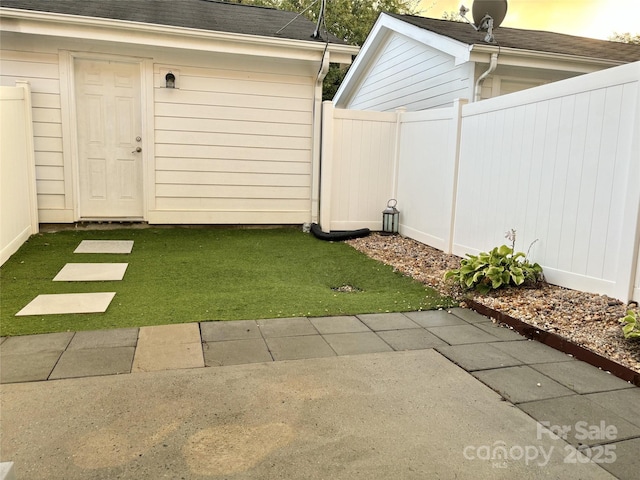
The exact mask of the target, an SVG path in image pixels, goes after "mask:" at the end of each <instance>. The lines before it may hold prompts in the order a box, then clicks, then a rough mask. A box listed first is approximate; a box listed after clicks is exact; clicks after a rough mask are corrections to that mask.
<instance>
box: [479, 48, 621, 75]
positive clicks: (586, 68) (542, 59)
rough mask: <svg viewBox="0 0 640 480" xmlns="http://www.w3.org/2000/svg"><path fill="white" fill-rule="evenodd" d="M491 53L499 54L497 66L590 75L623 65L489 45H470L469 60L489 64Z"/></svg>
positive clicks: (610, 61)
mask: <svg viewBox="0 0 640 480" xmlns="http://www.w3.org/2000/svg"><path fill="white" fill-rule="evenodd" d="M492 53H499V57H498V65H509V66H513V67H524V68H539V69H545V70H559V71H567V72H578V73H591V72H594V71H598V70H602V69H604V68H609V67H616V66H618V65H624V64H625V62H620V61H617V60H606V59H600V58H592V57H584V56H579V55H566V54H561V53H553V52H540V51H536V50H521V49H516V48H505V47H501V48H498V47H497V46H491V45H472V49H471V57H470V60H471V61H472V62H476V63H487V64H488V63H489V59H490V58H491V54H492Z"/></svg>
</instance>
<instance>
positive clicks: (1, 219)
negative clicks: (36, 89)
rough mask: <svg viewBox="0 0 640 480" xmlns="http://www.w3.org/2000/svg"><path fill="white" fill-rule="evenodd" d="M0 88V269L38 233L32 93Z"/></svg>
mask: <svg viewBox="0 0 640 480" xmlns="http://www.w3.org/2000/svg"><path fill="white" fill-rule="evenodd" d="M17 85H18V86H16V87H0V265H2V264H4V262H6V261H7V260H8V259H9V257H10V256H11V255H13V254H14V253H15V252H16V251H17V250H18V249H19V248H20V246H21V245H22V244H23V243H24V242H25V241H26V240H27V239H28V238H29V236H30V235H31V234H34V233H37V232H38V210H37V199H36V173H35V161H34V153H33V127H32V121H31V91H30V89H29V84H27V83H26V82H24V83H23V82H17Z"/></svg>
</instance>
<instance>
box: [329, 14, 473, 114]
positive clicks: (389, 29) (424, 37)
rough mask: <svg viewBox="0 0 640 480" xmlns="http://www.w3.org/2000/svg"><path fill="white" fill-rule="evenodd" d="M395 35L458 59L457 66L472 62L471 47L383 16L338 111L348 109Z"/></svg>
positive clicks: (338, 98)
mask: <svg viewBox="0 0 640 480" xmlns="http://www.w3.org/2000/svg"><path fill="white" fill-rule="evenodd" d="M393 32H397V33H399V34H401V35H404V36H406V37H408V38H411V39H413V40H415V41H417V42H420V43H422V44H424V45H427V46H429V47H432V48H434V49H437V50H440V51H442V52H444V53H446V54H448V55H451V56H452V57H454V58H455V63H456V65H460V64H462V63H465V62H467V61H469V55H470V53H471V50H470V46H469V45H468V44H466V43H462V42H458V41H457V40H453V39H451V38H447V37H444V36H442V35H439V34H437V33H434V32H430V31H429V30H424V29H423V28H420V27H416V26H415V25H410V24H408V23H406V22H403V21H402V20H399V19H397V18H395V17H392V16H390V15H387V14H386V13H381V14H380V16H379V17H378V19H377V20H376V23H375V24H374V25H373V28H372V29H371V31H370V32H369V35H368V36H367V39H366V40H365V42H364V44H363V45H362V48H361V49H360V53H359V54H358V56H357V57H356V59H355V61H354V62H353V65H352V66H351V68H350V69H349V71H348V72H347V75H346V76H345V78H344V80H343V81H342V84H341V85H340V87H339V88H338V91H337V92H336V94H335V96H334V97H333V103H334V106H335V107H337V108H344V106H345V105H346V104H347V103H348V101H349V97H350V96H351V94H352V93H353V91H354V90H355V89H356V88H357V86H358V84H360V82H361V81H362V79H363V78H364V76H365V75H366V73H367V71H368V68H369V66H370V62H371V60H372V59H373V58H374V57H375V55H376V54H377V51H378V49H379V48H380V46H381V45H382V44H383V43H384V41H385V40H386V39H387V38H388V37H389V35H390V34H391V33H393Z"/></svg>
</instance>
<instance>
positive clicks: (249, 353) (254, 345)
mask: <svg viewBox="0 0 640 480" xmlns="http://www.w3.org/2000/svg"><path fill="white" fill-rule="evenodd" d="M202 349H203V352H204V364H205V366H207V367H222V366H225V365H241V364H245V363H263V362H272V361H273V358H271V353H269V349H268V348H267V344H266V343H265V341H264V340H263V339H262V338H248V339H245V340H226V341H217V342H208V343H204V344H203V346H202Z"/></svg>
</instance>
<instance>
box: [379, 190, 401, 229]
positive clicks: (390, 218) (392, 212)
mask: <svg viewBox="0 0 640 480" xmlns="http://www.w3.org/2000/svg"><path fill="white" fill-rule="evenodd" d="M397 204H398V201H397V200H396V199H395V198H392V199H391V200H389V201H388V202H387V208H385V209H384V210H383V211H382V234H383V235H393V234H394V233H398V224H399V223H400V212H399V211H398V209H397V208H396V205H397Z"/></svg>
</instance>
